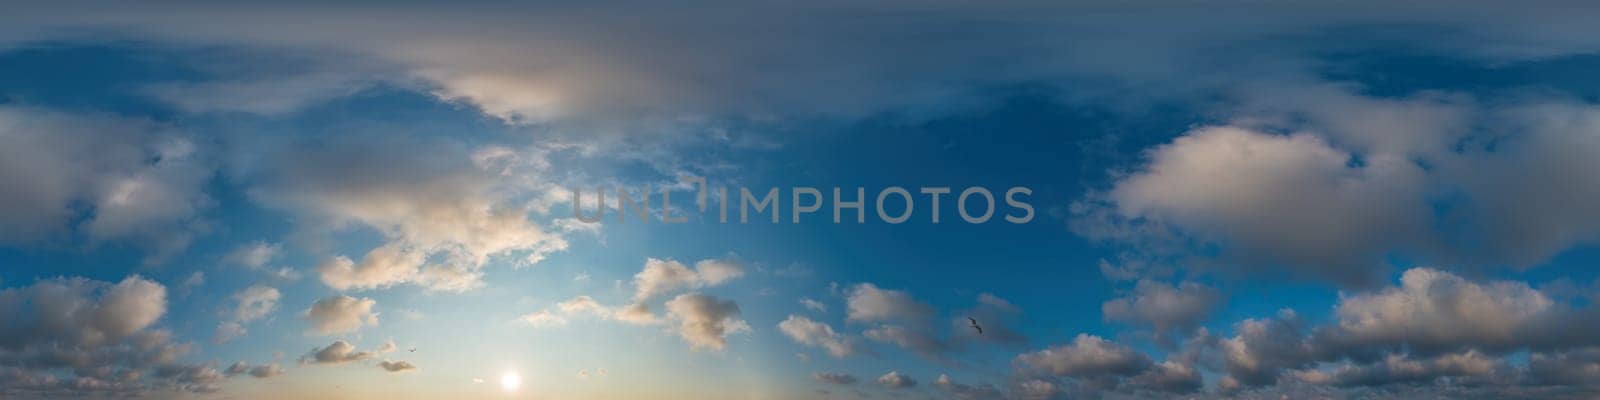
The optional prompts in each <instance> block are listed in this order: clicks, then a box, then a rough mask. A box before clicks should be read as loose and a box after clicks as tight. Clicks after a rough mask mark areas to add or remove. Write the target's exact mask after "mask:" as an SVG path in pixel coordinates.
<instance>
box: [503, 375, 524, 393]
mask: <svg viewBox="0 0 1600 400" xmlns="http://www.w3.org/2000/svg"><path fill="white" fill-rule="evenodd" d="M520 387H522V377H521V376H518V375H517V371H506V373H505V374H503V375H500V388H502V389H505V390H506V391H507V392H515V391H517V388H520Z"/></svg>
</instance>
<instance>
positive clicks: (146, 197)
mask: <svg viewBox="0 0 1600 400" xmlns="http://www.w3.org/2000/svg"><path fill="white" fill-rule="evenodd" d="M212 164H213V161H211V160H209V159H208V158H207V156H206V155H204V154H202V153H201V152H200V151H199V148H198V145H197V144H195V143H194V141H193V139H191V138H189V137H188V136H187V135H185V134H183V133H181V132H179V131H177V130H176V129H174V128H172V127H170V126H166V125H162V124H159V123H155V122H152V121H148V120H142V119H137V118H125V117H120V116H115V115H110V114H95V113H81V114H80V113H68V112H61V111H54V110H46V109H36V108H26V107H16V106H5V107H0V171H5V172H0V186H4V187H7V188H8V189H7V190H5V193H4V194H0V203H4V204H6V205H7V207H5V209H4V210H0V244H7V245H24V244H41V243H53V242H62V241H64V240H66V239H70V238H72V237H73V236H74V235H72V234H71V233H72V232H73V231H74V229H76V230H77V231H78V233H79V235H78V236H81V237H86V238H88V239H89V240H90V241H91V242H105V241H126V242H130V243H134V244H136V245H138V246H140V247H143V248H144V249H146V250H147V255H146V262H147V263H155V262H159V261H161V260H163V259H165V258H166V257H168V256H171V255H173V254H176V253H177V252H179V251H181V250H183V249H185V248H187V247H188V245H189V242H191V241H192V240H193V238H194V236H195V235H196V234H197V233H199V232H200V231H202V230H203V229H202V228H203V224H202V221H201V217H202V213H203V212H204V211H205V210H206V209H209V208H210V206H211V204H212V200H211V198H210V197H209V196H207V195H206V194H205V193H203V191H202V186H203V185H204V184H205V181H206V180H207V179H209V178H210V176H211V175H212V174H213V173H214V172H215V169H216V167H215V166H214V165H212ZM79 218H81V219H82V221H81V223H78V222H76V219H79ZM74 224H77V225H76V226H74Z"/></svg>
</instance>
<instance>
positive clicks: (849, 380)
mask: <svg viewBox="0 0 1600 400" xmlns="http://www.w3.org/2000/svg"><path fill="white" fill-rule="evenodd" d="M811 379H813V380H816V381H817V382H822V383H831V384H834V385H853V384H855V383H856V382H857V381H858V379H856V377H855V375H850V374H843V373H835V372H818V373H814V374H811Z"/></svg>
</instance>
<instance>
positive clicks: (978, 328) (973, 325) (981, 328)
mask: <svg viewBox="0 0 1600 400" xmlns="http://www.w3.org/2000/svg"><path fill="white" fill-rule="evenodd" d="M967 321H972V329H977V330H978V334H979V335H982V334H983V327H981V326H978V320H975V319H972V317H967Z"/></svg>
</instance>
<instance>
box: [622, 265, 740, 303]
mask: <svg viewBox="0 0 1600 400" xmlns="http://www.w3.org/2000/svg"><path fill="white" fill-rule="evenodd" d="M743 275H744V265H743V264H740V263H739V262H737V261H734V260H731V259H709V260H701V261H700V262H696V263H695V264H694V269H689V267H688V266H685V265H683V263H680V262H677V261H674V260H661V259H656V258H651V259H647V260H645V263H644V270H642V271H639V273H638V274H637V275H634V276H633V286H634V288H635V293H634V295H633V300H634V301H636V302H642V301H647V300H650V299H653V298H656V297H657V296H662V295H666V294H670V293H673V292H676V291H679V290H686V289H699V288H702V287H708V286H716V285H719V284H722V283H723V282H726V281H729V280H732V279H734V278H738V277H740V276H743Z"/></svg>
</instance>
